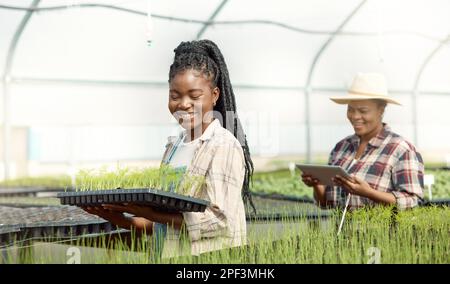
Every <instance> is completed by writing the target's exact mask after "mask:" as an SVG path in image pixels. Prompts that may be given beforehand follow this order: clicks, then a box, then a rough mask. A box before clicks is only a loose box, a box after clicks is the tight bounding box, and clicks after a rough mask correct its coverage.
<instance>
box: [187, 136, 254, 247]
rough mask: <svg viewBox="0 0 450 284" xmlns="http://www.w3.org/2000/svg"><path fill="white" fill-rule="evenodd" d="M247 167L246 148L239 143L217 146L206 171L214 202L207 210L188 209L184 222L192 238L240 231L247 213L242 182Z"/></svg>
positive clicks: (208, 187) (207, 189)
mask: <svg viewBox="0 0 450 284" xmlns="http://www.w3.org/2000/svg"><path fill="white" fill-rule="evenodd" d="M244 175H245V166H244V156H243V152H242V147H241V146H240V145H239V144H238V143H225V144H219V145H217V146H216V149H215V152H214V155H213V157H212V159H211V164H210V165H209V166H208V171H207V174H206V188H205V190H206V192H205V193H206V196H205V197H206V198H207V199H208V200H209V201H210V202H211V203H210V204H211V205H210V206H209V207H208V208H207V209H206V210H205V212H185V213H183V217H184V222H185V225H186V229H187V231H188V234H189V237H190V239H191V240H192V241H197V240H200V239H202V238H213V237H217V236H224V237H225V236H229V237H233V236H235V235H236V234H239V230H240V227H241V224H239V223H240V222H241V221H242V220H240V219H241V217H242V216H244V222H245V212H244V208H243V203H242V195H241V191H242V185H243V182H244Z"/></svg>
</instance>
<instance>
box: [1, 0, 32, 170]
mask: <svg viewBox="0 0 450 284" xmlns="http://www.w3.org/2000/svg"><path fill="white" fill-rule="evenodd" d="M39 2H40V0H33V2H32V3H31V5H30V8H36V7H37V5H38V4H39ZM32 14H33V10H29V11H27V12H26V13H25V16H24V17H23V18H22V21H21V22H20V24H19V26H18V27H17V30H16V32H15V33H14V36H13V38H12V40H11V43H10V45H9V49H8V53H7V55H6V64H5V68H4V71H3V170H4V176H3V177H4V179H8V178H9V177H10V172H9V167H10V154H11V153H10V142H11V141H10V139H11V121H10V117H11V113H10V104H11V102H10V93H9V91H10V84H11V70H12V65H13V59H14V55H15V53H16V48H17V44H18V43H19V39H20V37H21V35H22V33H23V31H24V30H25V27H26V25H27V23H28V21H29V20H30V18H31V15H32Z"/></svg>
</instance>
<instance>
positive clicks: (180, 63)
mask: <svg viewBox="0 0 450 284" xmlns="http://www.w3.org/2000/svg"><path fill="white" fill-rule="evenodd" d="M174 51H175V58H174V62H173V64H172V65H171V66H170V72H169V85H170V91H169V111H170V112H171V113H172V115H173V116H174V117H175V118H176V119H177V121H178V122H179V123H180V125H181V126H182V127H183V128H184V129H185V131H183V133H182V134H180V135H179V136H178V137H169V142H168V144H167V145H166V152H165V153H164V156H163V161H162V163H163V164H168V165H171V166H173V167H174V168H176V169H177V170H182V171H184V172H185V174H187V175H189V176H201V177H204V178H205V183H204V185H203V186H202V188H201V190H200V194H199V196H198V197H200V198H203V199H207V200H209V201H210V202H211V205H210V206H209V207H208V208H207V209H206V211H205V212H200V213H199V212H195V213H194V212H187V213H166V212H161V211H157V210H154V209H153V208H152V207H148V206H139V205H130V204H126V205H112V204H105V205H104V206H103V208H98V207H97V208H87V209H86V210H87V211H88V212H90V213H94V214H97V215H99V216H101V217H103V218H105V219H108V220H110V221H111V222H113V223H115V224H117V225H118V226H121V227H124V228H132V227H135V228H136V229H138V230H146V231H147V232H151V231H152V232H154V233H155V234H156V232H163V235H164V236H165V242H164V252H166V250H167V249H169V248H171V249H174V248H175V249H174V250H175V253H177V251H179V249H180V248H178V247H177V246H178V244H179V241H178V238H179V230H180V229H181V228H182V227H184V228H185V229H186V231H187V233H188V237H189V239H190V243H191V247H190V251H191V253H192V254H193V255H198V254H200V253H203V252H207V251H212V250H217V249H222V248H226V247H234V246H240V245H243V244H245V242H246V221H245V210H244V203H243V200H245V201H246V202H247V201H248V202H249V203H250V205H251V206H252V207H253V209H254V206H253V204H252V202H251V197H250V191H249V182H250V178H251V175H252V173H253V163H252V160H251V158H250V153H249V149H248V145H247V141H246V138H245V134H244V132H243V129H242V126H241V123H240V121H239V119H238V118H237V116H236V102H235V97H234V93H233V88H232V86H231V83H230V78H229V75H228V69H227V66H226V64H225V60H224V58H223V56H222V53H221V52H220V50H219V48H218V47H217V45H216V44H215V43H213V42H212V41H209V40H200V41H192V42H182V43H181V44H180V45H179V46H178V47H177V48H176V49H175V50H174ZM124 212H127V213H131V214H133V215H134V217H127V216H125V215H123V213H124ZM169 243H170V244H169ZM177 243H178V244H177ZM164 254H166V253H164ZM171 254H173V253H169V255H171Z"/></svg>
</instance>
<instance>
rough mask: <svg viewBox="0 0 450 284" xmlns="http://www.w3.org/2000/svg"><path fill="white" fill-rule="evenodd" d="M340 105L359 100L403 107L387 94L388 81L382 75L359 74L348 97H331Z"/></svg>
mask: <svg viewBox="0 0 450 284" xmlns="http://www.w3.org/2000/svg"><path fill="white" fill-rule="evenodd" d="M330 99H331V100H332V101H334V102H335V103H338V104H348V103H349V102H351V101H358V100H373V99H377V100H383V101H386V102H387V103H391V104H396V105H401V104H400V103H399V102H398V101H396V100H394V99H392V98H391V97H389V95H388V92H387V85H386V79H385V78H384V76H383V75H381V74H376V73H358V74H357V75H356V76H355V78H354V79H353V83H352V85H351V86H350V88H349V90H348V94H347V95H346V96H340V97H330Z"/></svg>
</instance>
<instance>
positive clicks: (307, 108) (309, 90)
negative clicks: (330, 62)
mask: <svg viewBox="0 0 450 284" xmlns="http://www.w3.org/2000/svg"><path fill="white" fill-rule="evenodd" d="M366 2H367V0H363V1H361V2H360V3H359V4H358V6H356V8H355V9H353V11H352V12H351V13H350V14H349V15H348V16H347V17H346V18H345V19H344V21H343V22H342V23H341V24H340V25H339V27H338V28H337V29H336V31H335V32H333V33H332V34H331V35H330V37H329V38H328V39H327V40H326V41H325V43H324V44H323V45H322V46H321V48H320V49H319V51H318V52H317V53H316V55H315V56H314V60H313V62H312V64H311V67H310V68H309V73H308V78H307V80H306V85H305V124H306V133H305V134H306V137H305V138H306V161H307V162H308V163H311V162H312V155H311V140H312V139H311V115H310V96H311V93H312V86H311V83H312V78H313V73H314V70H315V68H316V65H317V62H318V61H319V58H320V56H321V55H322V54H323V52H324V51H325V49H326V48H327V47H328V46H329V45H330V43H331V42H332V41H333V40H334V38H335V37H336V35H337V34H339V33H340V32H341V30H342V29H343V28H344V26H345V25H346V24H347V23H348V22H349V21H350V20H351V19H352V18H353V16H354V15H356V13H357V12H358V11H359V10H360V9H361V7H362V6H363V5H364V4H365V3H366Z"/></svg>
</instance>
